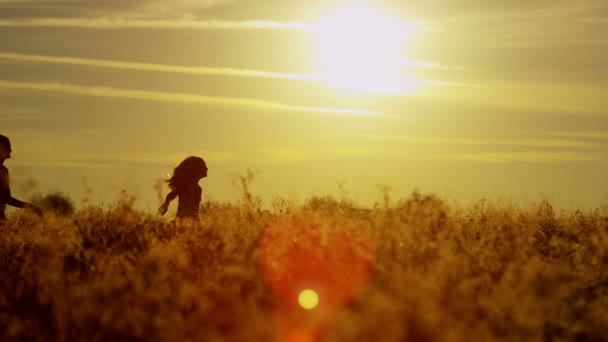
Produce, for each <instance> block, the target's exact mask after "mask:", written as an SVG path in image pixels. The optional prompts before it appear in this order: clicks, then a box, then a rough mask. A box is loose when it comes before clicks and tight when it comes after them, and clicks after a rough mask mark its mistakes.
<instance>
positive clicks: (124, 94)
mask: <svg viewBox="0 0 608 342" xmlns="http://www.w3.org/2000/svg"><path fill="white" fill-rule="evenodd" d="M0 88H5V89H16V90H32V91H50V92H59V93H66V94H74V95H88V96H97V97H112V98H124V99H135V100H148V101H162V102H182V103H198V104H204V105H223V106H236V107H247V108H257V109H264V110H279V111H291V112H308V113H319V114H340V115H380V114H381V113H379V112H374V111H368V110H364V109H339V108H324V107H304V106H294V105H289V104H284V103H281V102H274V101H265V100H258V99H248V98H235V97H214V96H204V95H195V94H184V93H171V92H160V91H146V90H134V89H122V88H111V87H94V86H81V85H72V84H63V83H30V82H13V81H6V80H0Z"/></svg>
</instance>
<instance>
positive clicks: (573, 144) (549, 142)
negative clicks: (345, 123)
mask: <svg viewBox="0 0 608 342" xmlns="http://www.w3.org/2000/svg"><path fill="white" fill-rule="evenodd" d="M328 137H334V138H355V139H368V140H382V141H395V142H411V143H420V144H438V145H474V146H488V145H491V146H519V147H537V148H593V147H605V145H602V144H597V143H592V142H588V141H580V140H572V139H529V138H528V139H525V138H514V139H462V138H441V137H420V136H418V137H416V136H406V135H379V134H353V135H329V136H328Z"/></svg>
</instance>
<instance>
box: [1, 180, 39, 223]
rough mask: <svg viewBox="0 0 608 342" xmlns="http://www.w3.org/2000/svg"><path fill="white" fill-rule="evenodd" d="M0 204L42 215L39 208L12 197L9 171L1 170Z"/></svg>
mask: <svg viewBox="0 0 608 342" xmlns="http://www.w3.org/2000/svg"><path fill="white" fill-rule="evenodd" d="M0 203H4V204H8V205H10V206H13V207H16V208H25V209H30V210H32V211H34V212H35V213H36V214H38V215H42V210H40V208H38V207H37V206H35V205H33V204H31V203H27V202H23V201H20V200H18V199H16V198H14V197H13V196H11V188H10V186H9V181H8V171H6V169H5V170H0Z"/></svg>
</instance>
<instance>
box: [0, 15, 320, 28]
mask: <svg viewBox="0 0 608 342" xmlns="http://www.w3.org/2000/svg"><path fill="white" fill-rule="evenodd" d="M0 27H72V28H88V29H149V28H150V29H202V30H250V29H274V30H276V29H280V30H307V29H308V28H309V25H308V24H306V23H302V22H296V21H292V22H280V21H272V20H243V21H230V20H192V19H176V20H153V19H149V20H148V19H146V20H142V19H128V18H122V17H102V18H24V19H0Z"/></svg>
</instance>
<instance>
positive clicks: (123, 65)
mask: <svg viewBox="0 0 608 342" xmlns="http://www.w3.org/2000/svg"><path fill="white" fill-rule="evenodd" d="M0 59H5V60H12V61H19V62H37V63H54V64H70V65H79V66H89V67H96V68H111V69H124V70H140V71H154V72H170V73H181V74H192V75H224V76H236V77H259V78H278V79H292V80H307V81H308V80H314V81H321V80H322V77H320V76H315V75H307V74H293V73H280V72H272V71H262V70H251V69H236V68H211V67H188V66H179V65H169V64H150V63H137V62H125V61H113V60H106V59H90V58H76V57H54V56H44V55H27V54H20V53H10V52H0Z"/></svg>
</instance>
